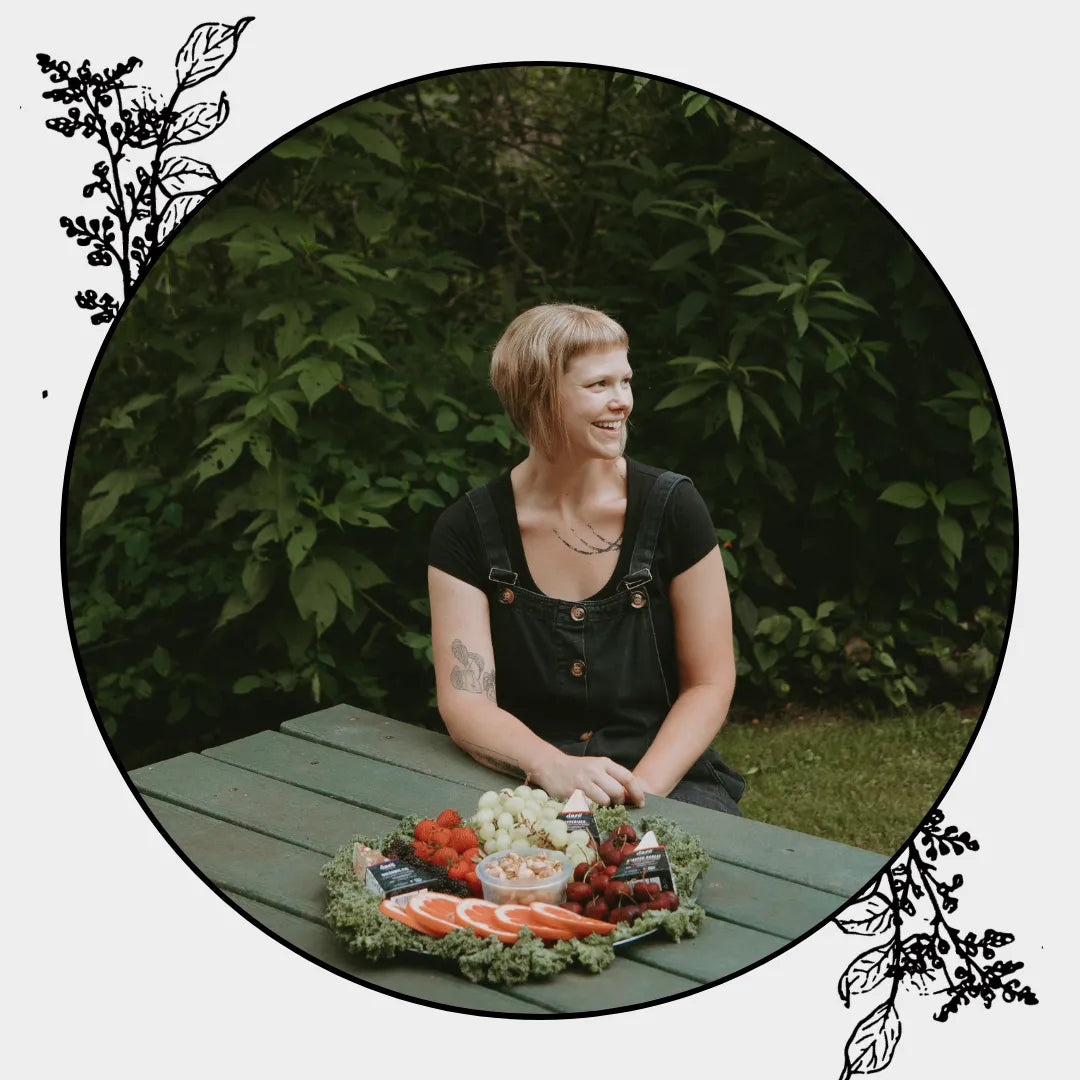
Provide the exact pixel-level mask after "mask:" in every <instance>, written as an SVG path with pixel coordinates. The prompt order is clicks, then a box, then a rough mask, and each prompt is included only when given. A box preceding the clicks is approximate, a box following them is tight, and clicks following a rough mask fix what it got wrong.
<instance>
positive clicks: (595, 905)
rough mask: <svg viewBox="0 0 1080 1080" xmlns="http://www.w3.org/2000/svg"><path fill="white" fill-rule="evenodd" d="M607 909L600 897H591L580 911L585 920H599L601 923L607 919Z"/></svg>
mask: <svg viewBox="0 0 1080 1080" xmlns="http://www.w3.org/2000/svg"><path fill="white" fill-rule="evenodd" d="M608 911H609V908H608V906H607V903H606V902H605V900H604V898H603V897H602V896H596V897H593V899H592V900H590V901H589V902H588V903H587V904H586V905H585V906H584V907H583V908H582V909H581V914H582V915H584V916H585V918H586V919H600V920H601V922H606V921H607V917H608Z"/></svg>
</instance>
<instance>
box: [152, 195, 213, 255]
mask: <svg viewBox="0 0 1080 1080" xmlns="http://www.w3.org/2000/svg"><path fill="white" fill-rule="evenodd" d="M202 201H203V196H202V195H177V196H176V198H175V199H170V200H169V204H168V205H167V206H166V207H165V211H164V213H163V214H162V215H161V221H160V222H159V224H158V233H157V240H158V243H159V244H160V243H163V242H164V241H165V238H166V237H167V236H169V234H170V233H172V231H173V230H174V229H175V228H176V227H177V226H178V225H180V224H181V222H183V220H184V218H186V217H187V216H188V214H190V213H191V211H192V210H194V209H195V207H196V206H198V205H199V203H201V202H202Z"/></svg>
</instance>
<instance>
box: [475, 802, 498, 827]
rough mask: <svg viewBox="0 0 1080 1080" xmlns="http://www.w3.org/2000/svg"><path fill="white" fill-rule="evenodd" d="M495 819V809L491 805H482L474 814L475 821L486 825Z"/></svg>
mask: <svg viewBox="0 0 1080 1080" xmlns="http://www.w3.org/2000/svg"><path fill="white" fill-rule="evenodd" d="M494 820H495V811H494V810H493V809H492V808H491V807H490V806H482V807H481V808H480V809H479V810H477V811H476V813H475V814H473V823H474V824H476V825H486V824H487V823H488V822H489V821H494Z"/></svg>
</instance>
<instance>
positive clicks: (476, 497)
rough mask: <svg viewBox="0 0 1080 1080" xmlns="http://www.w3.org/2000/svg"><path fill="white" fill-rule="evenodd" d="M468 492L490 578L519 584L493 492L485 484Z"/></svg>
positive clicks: (505, 583) (501, 582)
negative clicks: (511, 566) (512, 566)
mask: <svg viewBox="0 0 1080 1080" xmlns="http://www.w3.org/2000/svg"><path fill="white" fill-rule="evenodd" d="M466 494H467V495H468V497H469V503H470V504H471V505H472V508H473V513H474V514H476V520H477V522H478V523H479V525H480V537H481V539H482V540H483V541H484V550H485V552H486V554H487V561H488V566H489V567H490V568H491V569H490V570H489V571H488V580H489V581H497V582H498V583H499V584H500V585H515V584H517V579H518V576H517V574H515V573H514V571H513V570H511V569H510V555H509V553H508V552H507V550H506V541H505V540H504V539H503V534H502V529H501V528H500V527H499V515H498V513H497V512H496V510H495V501H494V500H493V499H492V497H491V492H490V491H489V490H488V488H487V486H486V485H485V486H484V487H478V488H473V490H472V491H469V492H467V493H466Z"/></svg>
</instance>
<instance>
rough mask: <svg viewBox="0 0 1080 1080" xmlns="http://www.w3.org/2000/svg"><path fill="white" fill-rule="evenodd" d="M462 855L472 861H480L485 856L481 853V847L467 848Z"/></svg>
mask: <svg viewBox="0 0 1080 1080" xmlns="http://www.w3.org/2000/svg"><path fill="white" fill-rule="evenodd" d="M461 857H462V858H463V859H468V861H469V862H471V863H478V862H479V861H480V860H481V858H483V856H482V855H481V854H480V849H479V848H478V847H471V848H466V849H465V850H464V851H463V852H462V853H461Z"/></svg>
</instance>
